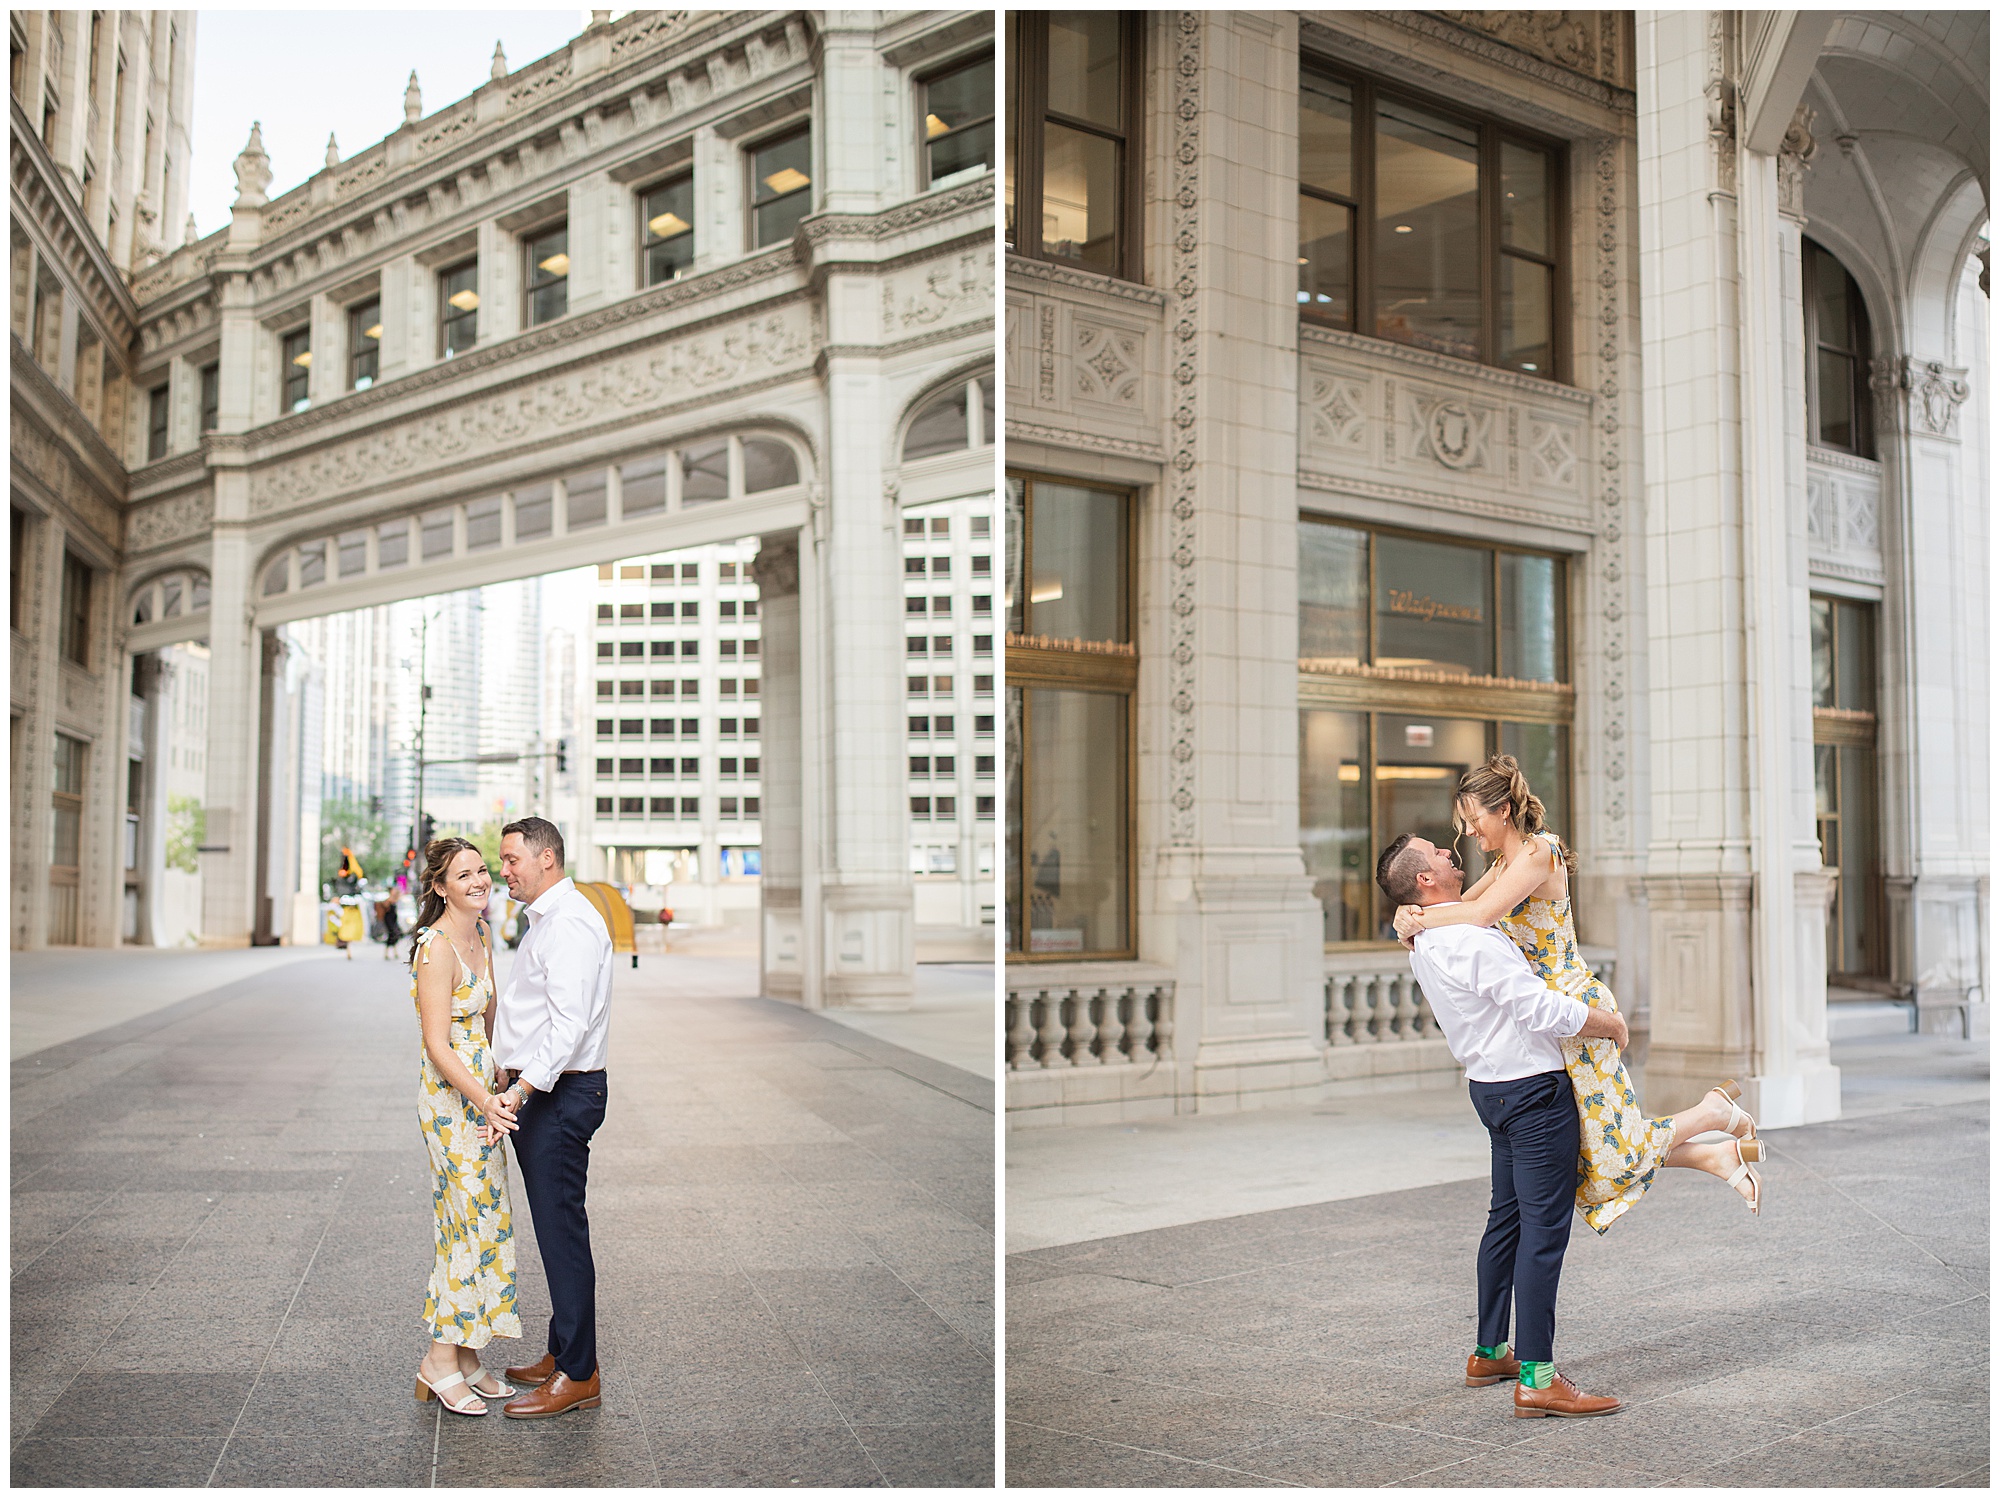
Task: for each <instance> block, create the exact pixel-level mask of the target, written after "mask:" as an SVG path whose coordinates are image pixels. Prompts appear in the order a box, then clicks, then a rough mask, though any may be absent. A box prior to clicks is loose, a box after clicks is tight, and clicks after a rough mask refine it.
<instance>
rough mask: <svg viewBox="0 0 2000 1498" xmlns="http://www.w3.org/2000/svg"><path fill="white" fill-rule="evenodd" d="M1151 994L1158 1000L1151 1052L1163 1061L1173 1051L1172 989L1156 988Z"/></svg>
mask: <svg viewBox="0 0 2000 1498" xmlns="http://www.w3.org/2000/svg"><path fill="white" fill-rule="evenodd" d="M1152 996H1153V997H1154V998H1156V999H1157V1000H1158V1001H1159V1013H1158V1014H1157V1015H1155V1016H1154V1018H1153V1054H1154V1055H1155V1056H1157V1057H1158V1058H1159V1059H1160V1060H1162V1061H1165V1060H1167V1059H1168V1058H1169V1057H1171V1056H1172V1055H1173V1053H1174V991H1173V989H1171V988H1156V989H1154V990H1153V994H1152ZM1140 1002H1141V1003H1143V1002H1144V1000H1143V999H1142V1000H1140Z"/></svg>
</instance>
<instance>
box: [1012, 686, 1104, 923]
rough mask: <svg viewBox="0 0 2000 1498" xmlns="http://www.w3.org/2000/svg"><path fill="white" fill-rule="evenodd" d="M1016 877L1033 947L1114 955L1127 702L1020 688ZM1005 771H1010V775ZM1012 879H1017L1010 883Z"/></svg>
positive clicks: (1093, 694) (1019, 906)
mask: <svg viewBox="0 0 2000 1498" xmlns="http://www.w3.org/2000/svg"><path fill="white" fill-rule="evenodd" d="M1024 695H1025V698H1026V701H1025V704H1024V717H1025V722H1024V724H1023V728H1024V738H1025V742H1026V744H1027V746H1028V750H1027V766H1026V768H1027V775H1026V778H1025V785H1024V786H1023V788H1022V789H1023V791H1024V793H1025V794H1024V795H1023V797H1022V801H1023V827H1022V850H1023V865H1024V867H1023V869H1022V877H1024V878H1025V881H1026V886H1027V888H1026V898H1025V900H1024V901H1017V902H1015V903H1014V906H1013V909H1014V910H1016V911H1019V912H1020V913H1021V914H1022V915H1024V916H1025V918H1026V921H1027V930H1026V932H1025V935H1024V939H1023V940H1021V941H1020V942H1019V943H1017V944H1018V945H1019V946H1021V947H1023V948H1024V949H1025V950H1026V951H1028V952H1030V953H1035V954H1053V953H1066V954H1076V955H1082V954H1085V953H1103V952H1120V951H1123V950H1124V949H1125V948H1126V947H1127V946H1128V945H1129V941H1128V938H1127V917H1128V910H1127V904H1128V900H1127V891H1128V889H1129V880H1128V875H1127V868H1126V862H1127V847H1126V843H1127V830H1128V829H1127V810H1126V808H1127V794H1126V783H1125V782H1126V775H1127V755H1126V699H1125V698H1124V697H1122V696H1118V695H1114V694H1111V693H1106V692H1066V691H1057V690H1051V689H1046V688H1034V689H1030V690H1027V691H1026V692H1025V694H1024ZM1010 778H1011V777H1010ZM1017 882H1018V881H1017Z"/></svg>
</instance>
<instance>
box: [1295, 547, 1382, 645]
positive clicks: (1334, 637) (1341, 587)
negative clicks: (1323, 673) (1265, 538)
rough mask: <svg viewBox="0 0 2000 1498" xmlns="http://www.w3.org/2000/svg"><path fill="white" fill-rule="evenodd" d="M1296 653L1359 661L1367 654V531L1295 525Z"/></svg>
mask: <svg viewBox="0 0 2000 1498" xmlns="http://www.w3.org/2000/svg"><path fill="white" fill-rule="evenodd" d="M1299 655H1300V657H1301V658H1302V659H1306V660H1317V661H1338V662H1340V663H1341V664H1342V665H1348V666H1356V665H1359V664H1360V663H1361V662H1362V661H1363V660H1365V659H1366V658H1367V655H1368V533H1367V532H1366V531H1356V530H1348V529H1347V528H1346V527H1344V526H1338V525H1315V524H1306V525H1301V526H1300V527H1299Z"/></svg>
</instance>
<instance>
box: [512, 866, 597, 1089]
mask: <svg viewBox="0 0 2000 1498" xmlns="http://www.w3.org/2000/svg"><path fill="white" fill-rule="evenodd" d="M524 914H525V915H526V917H527V921H528V934H527V935H526V936H524V937H522V938H521V945H520V947H519V949H518V950H516V952H515V953H514V971H513V973H512V974H511V975H510V976H509V978H508V980H507V991H506V993H504V994H502V995H501V997H500V1006H499V1008H498V1009H497V1010H496V1011H495V1013H494V1016H493V1054H494V1057H495V1059H497V1060H498V1061H499V1063H500V1064H501V1065H502V1066H504V1067H506V1068H507V1070H509V1071H511V1072H514V1073H517V1074H518V1075H520V1076H522V1077H524V1078H526V1079H527V1083H528V1085H529V1086H530V1087H532V1088H534V1089H535V1091H537V1092H547V1091H548V1090H549V1089H550V1088H551V1087H553V1086H555V1084H556V1078H557V1077H559V1076H561V1075H562V1074H563V1073H564V1072H566V1071H596V1070H597V1069H598V1068H599V1067H601V1066H603V1065H604V1055H605V1051H606V1049H607V1048H608V1044H607V1043H608V1041H609V1039H610V1034H611V933H610V932H609V931H607V930H605V929H604V917H603V916H601V915H599V914H598V913H597V907H596V906H595V905H593V904H591V903H590V901H589V900H588V899H586V898H585V897H584V895H583V893H582V891H580V890H579V889H577V887H576V881H575V880H573V879H563V880H561V881H559V882H558V883H556V884H553V885H551V886H550V887H549V888H548V889H545V890H543V891H542V894H541V898H539V899H538V900H536V901H535V903H534V904H532V905H530V906H529V907H528V908H527V910H526V911H525V912H524Z"/></svg>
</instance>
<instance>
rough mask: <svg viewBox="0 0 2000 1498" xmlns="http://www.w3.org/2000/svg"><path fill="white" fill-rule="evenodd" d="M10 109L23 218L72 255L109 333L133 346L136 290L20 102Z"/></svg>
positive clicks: (16, 192) (12, 167)
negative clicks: (86, 216)
mask: <svg viewBox="0 0 2000 1498" xmlns="http://www.w3.org/2000/svg"><path fill="white" fill-rule="evenodd" d="M9 107H10V109H11V114H10V115H9V121H10V124H11V126H12V131H11V134H10V136H9V138H8V152H7V155H8V167H9V172H10V175H11V178H12V183H11V186H12V196H13V198H14V200H15V201H16V202H17V203H18V204H20V206H21V209H22V211H23V216H24V217H26V218H28V219H30V220H31V221H33V222H34V223H35V224H37V225H38V226H39V227H40V228H41V230H42V232H43V233H44V234H46V235H47V236H48V237H49V239H50V241H51V242H52V243H55V244H56V245H58V247H60V248H63V249H66V250H68V251H69V263H70V266H71V271H72V274H76V275H78V277H79V279H82V280H84V281H85V289H86V290H87V291H88V292H90V293H92V299H93V300H94V301H95V302H96V303H97V304H98V314H99V316H101V317H102V318H103V319H104V321H105V324H106V331H108V332H112V333H114V334H115V335H116V338H115V341H124V342H129V341H130V340H131V337H132V332H133V329H134V328H135V327H136V326H137V325H138V321H139V304H138V303H137V302H136V301H134V300H133V297H132V292H131V288H129V287H128V286H127V285H126V284H125V277H124V276H123V275H122V274H120V273H119V270H118V268H117V267H116V266H114V265H113V264H112V263H111V256H110V254H109V252H107V251H106V250H105V248H104V246H103V245H102V244H101V243H100V242H99V241H98V238H97V236H96V235H95V234H93V233H92V232H91V230H90V225H89V223H88V222H87V221H86V220H85V219H84V216H83V209H82V208H81V207H79V206H78V204H77V202H76V200H75V199H74V198H72V197H71V196H70V195H69V191H68V189H66V188H64V187H63V186H61V178H60V177H59V176H58V175H57V173H56V164H55V161H54V159H53V158H52V157H50V155H49V153H48V149H47V148H46V147H45V146H43V144H42V141H41V137H40V136H39V135H37V134H36V133H35V129H34V126H33V125H32V124H31V123H30V122H29V120H28V117H27V115H26V114H24V113H22V111H21V104H20V101H19V100H18V99H14V100H11V101H10V106H9ZM86 271H87V272H88V274H87V275H85V274H84V273H85V272H86Z"/></svg>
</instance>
